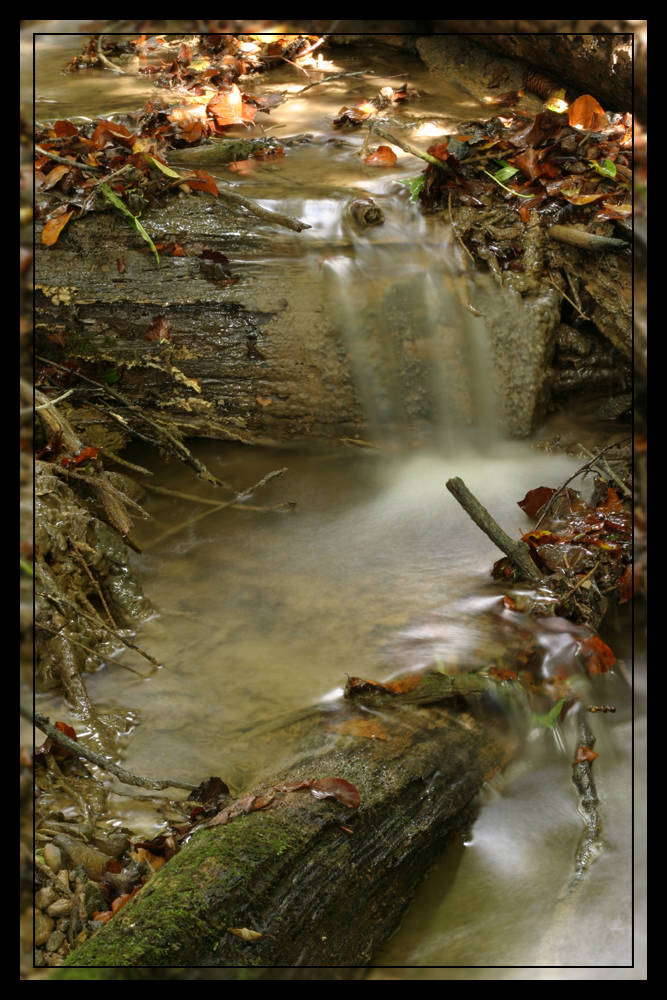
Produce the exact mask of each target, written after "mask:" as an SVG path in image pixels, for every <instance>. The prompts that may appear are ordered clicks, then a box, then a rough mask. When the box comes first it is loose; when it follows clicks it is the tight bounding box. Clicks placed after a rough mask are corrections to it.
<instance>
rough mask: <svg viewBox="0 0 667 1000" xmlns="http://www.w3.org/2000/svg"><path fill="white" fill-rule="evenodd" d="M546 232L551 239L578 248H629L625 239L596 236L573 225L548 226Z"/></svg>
mask: <svg viewBox="0 0 667 1000" xmlns="http://www.w3.org/2000/svg"><path fill="white" fill-rule="evenodd" d="M547 234H548V235H549V236H550V237H551V239H552V240H557V241H558V242H559V243H567V244H569V245H570V246H573V247H578V248H579V249H580V250H593V251H597V252H600V251H605V250H630V245H629V243H626V242H625V240H617V239H614V237H613V236H597V235H596V234H595V233H588V232H586V231H585V230H583V229H577V228H576V227H575V226H549V228H548V229H547Z"/></svg>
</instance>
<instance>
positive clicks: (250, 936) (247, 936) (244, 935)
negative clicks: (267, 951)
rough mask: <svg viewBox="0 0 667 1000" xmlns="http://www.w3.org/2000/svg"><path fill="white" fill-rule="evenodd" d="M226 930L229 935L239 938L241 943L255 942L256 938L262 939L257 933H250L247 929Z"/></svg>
mask: <svg viewBox="0 0 667 1000" xmlns="http://www.w3.org/2000/svg"><path fill="white" fill-rule="evenodd" d="M227 930H228V931H229V933H230V934H234V935H236V937H239V938H241V940H242V941H256V940H257V938H261V937H262V934H261V933H260V932H259V931H252V930H250V928H249V927H228V928H227Z"/></svg>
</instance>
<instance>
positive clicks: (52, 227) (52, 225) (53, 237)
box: [42, 212, 74, 247]
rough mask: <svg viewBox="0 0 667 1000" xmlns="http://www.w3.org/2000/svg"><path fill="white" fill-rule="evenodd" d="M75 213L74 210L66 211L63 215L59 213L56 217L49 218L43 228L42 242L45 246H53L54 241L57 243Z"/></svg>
mask: <svg viewBox="0 0 667 1000" xmlns="http://www.w3.org/2000/svg"><path fill="white" fill-rule="evenodd" d="M73 214H74V213H73V212H65V213H64V214H63V215H57V216H56V217H55V218H54V219H49V221H48V222H47V223H46V225H45V226H44V229H43V230H42V243H43V244H44V246H47V247H52V246H53V244H54V243H57V241H58V237H59V236H60V234H61V233H62V231H63V229H64V228H65V226H66V225H67V223H68V222H69V220H70V219H71V218H72V215H73Z"/></svg>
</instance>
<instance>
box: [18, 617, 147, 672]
mask: <svg viewBox="0 0 667 1000" xmlns="http://www.w3.org/2000/svg"><path fill="white" fill-rule="evenodd" d="M35 628H41V629H43V630H44V631H45V632H50V634H51V635H59V634H60V631H59V630H58V629H55V628H51V627H50V626H49V625H44V624H43V622H35ZM65 641H66V642H71V643H72V645H74V646H78V647H79V648H80V649H82V650H83V651H84V653H87V654H88V655H89V656H94V657H95V659H97V660H103V661H104V663H111V664H112V665H113V666H115V667H122V668H123V670H129V671H130V673H132V674H136V675H137V677H142V678H143V679H144V680H146V679H147V678H148V677H150V674H142V672H141V671H140V670H135V669H134V667H130V666H128V664H127V663H122V662H121V661H120V660H112V658H111V657H110V656H103V655H102V653H98V652H97V650H96V649H91V648H90V646H86V645H84V643H82V642H79V641H78V639H73V638H72V636H71V635H66V636H65Z"/></svg>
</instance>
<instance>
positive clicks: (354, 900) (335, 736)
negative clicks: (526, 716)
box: [58, 673, 516, 978]
mask: <svg viewBox="0 0 667 1000" xmlns="http://www.w3.org/2000/svg"><path fill="white" fill-rule="evenodd" d="M411 681H412V682H413V684H414V681H415V678H411ZM405 686H406V688H410V689H409V690H406V691H405V692H404V693H403V694H398V693H392V692H390V691H387V690H385V689H383V688H382V687H380V686H374V685H370V686H367V687H365V688H362V689H360V693H359V694H357V695H352V696H351V697H349V698H345V699H342V700H341V701H340V702H339V703H334V705H333V707H326V706H325V707H321V708H317V709H315V710H313V711H310V712H308V713H307V714H305V715H304V716H302V717H300V718H298V719H296V720H295V721H294V722H292V723H291V724H290V725H287V726H286V727H285V728H284V729H281V730H280V732H279V733H278V734H277V735H278V737H279V739H280V743H281V746H283V747H284V746H285V745H290V746H296V747H298V748H299V757H298V760H297V761H296V763H294V764H293V766H292V767H290V768H289V769H287V770H284V771H282V772H281V773H279V774H278V775H276V776H275V777H274V778H273V779H272V780H271V782H270V783H264V784H262V785H261V786H260V787H257V788H255V789H254V790H253V794H254V795H256V796H257V798H256V799H255V800H254V802H255V803H257V804H259V805H264V807H263V808H258V806H257V804H255V805H248V804H249V803H250V802H251V801H252V800H250V799H248V798H247V797H246V798H244V799H243V800H241V808H240V812H238V810H237V812H238V814H237V815H235V816H234V817H233V818H229V820H228V822H225V823H218V825H210V826H209V828H206V829H202V830H201V831H199V832H196V833H195V834H194V835H193V837H192V839H191V841H190V842H189V843H188V844H187V845H186V846H185V847H183V848H182V850H181V851H180V852H179V853H178V854H176V855H175V856H174V858H172V860H171V861H169V862H168V863H167V864H166V865H165V866H164V867H163V868H162V869H160V870H159V871H158V872H157V873H156V874H155V875H154V876H153V877H152V878H151V880H150V881H149V882H148V883H147V884H146V886H145V887H144V888H142V889H141V890H140V891H139V892H138V893H137V895H136V896H135V897H134V898H133V899H132V900H131V901H130V902H129V903H127V904H126V906H125V907H123V908H122V909H121V910H119V911H118V913H117V914H116V915H115V916H114V917H113V918H112V919H111V920H110V921H109V923H108V924H106V925H105V926H104V927H103V928H102V929H101V930H100V931H99V932H98V933H97V934H96V935H95V936H94V937H92V938H91V939H90V940H88V941H86V942H85V943H84V944H82V945H81V946H80V947H79V948H78V949H77V950H76V951H75V952H74V953H72V955H71V956H70V957H69V958H68V959H67V961H66V963H65V964H66V965H67V966H75V967H79V968H81V967H91V966H98V967H99V966H108V967H137V966H148V967H150V966H155V967H168V966H181V967H183V966H203V967H205V966H239V967H242V968H244V967H278V966H283V967H296V966H329V967H338V966H352V967H358V966H364V965H366V964H368V963H369V962H370V961H371V959H372V956H373V954H374V952H375V950H376V949H377V947H378V946H379V945H380V944H381V943H382V942H383V941H384V940H385V939H386V938H387V937H388V935H389V934H390V933H391V932H392V931H393V930H394V929H395V928H396V926H397V924H398V922H399V920H400V917H401V915H402V913H403V911H404V910H405V908H406V906H407V904H408V902H409V900H410V898H411V897H412V895H413V893H414V891H415V889H416V887H417V885H418V883H419V881H420V880H421V879H422V877H423V875H424V874H425V872H426V870H427V869H428V867H429V866H430V864H432V863H433V862H434V860H435V859H436V858H437V856H438V855H439V854H440V853H441V852H442V850H443V849H444V846H445V843H446V841H447V837H448V835H449V834H450V833H451V832H452V831H453V830H455V829H456V828H457V824H460V823H461V818H462V815H463V814H464V813H465V811H466V810H468V809H469V807H470V806H471V803H472V802H473V800H474V797H475V795H476V794H477V793H478V791H479V789H480V788H481V786H482V784H483V783H484V782H485V781H487V780H488V779H489V778H490V777H491V776H492V775H493V774H494V773H495V772H496V771H497V770H498V769H499V768H500V767H502V766H503V764H504V763H505V762H506V760H507V759H508V757H509V755H510V754H511V753H512V752H513V750H514V749H515V748H516V737H513V736H509V735H508V734H507V733H504V732H501V730H500V728H497V726H496V722H495V721H493V720H494V719H497V718H498V716H497V715H496V714H495V713H494V711H493V704H494V697H495V696H494V692H495V691H500V686H499V685H497V684H495V683H494V682H490V681H485V680H482V679H481V678H479V677H478V676H477V675H460V676H459V677H458V678H455V679H452V678H450V677H448V676H446V675H443V674H438V673H434V674H427V675H424V676H423V677H422V678H421V679H420V680H419V681H418V682H417V683H416V684H414V686H412V687H410V682H408V683H407V684H406V685H405ZM490 690H491V693H489V691H490ZM487 709H489V710H490V712H491V714H490V715H489V714H488V713H487ZM275 737H276V734H275V733H273V734H272V738H274V739H275ZM257 738H258V739H260V738H262V737H261V734H258V736H257ZM326 777H336V778H339V779H344V780H345V781H347V782H351V783H352V784H353V785H354V786H355V788H356V789H357V791H358V793H359V796H360V804H359V806H358V807H357V808H353V807H352V806H351V805H350V804H349V802H348V804H342V803H341V801H337V800H335V799H334V800H332V799H326V800H321V799H316V798H315V797H314V795H313V794H311V791H310V786H306V787H301V788H297V787H295V786H297V785H299V784H300V783H302V782H308V783H312V782H313V781H317V780H321V779H323V778H326ZM259 797H261V798H259ZM244 804H245V806H247V807H248V810H249V811H245V812H244V811H243V807H244ZM234 811H235V810H234V809H231V810H228V813H232V814H233V813H234ZM219 818H220V817H219ZM230 928H232V929H235V930H236V931H238V930H239V929H244V928H245V929H247V930H250V931H254V932H256V935H255V936H254V939H253V940H244V939H243V938H242V937H239V936H237V934H235V933H234V932H233V931H232V930H230ZM63 977H67V972H66V971H65V970H63V971H62V972H60V973H59V974H58V978H63Z"/></svg>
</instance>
